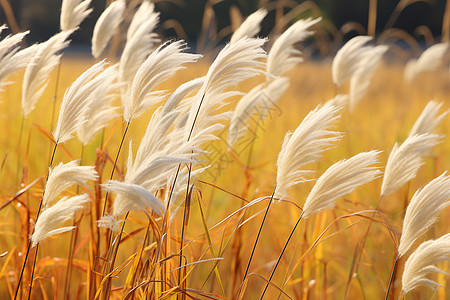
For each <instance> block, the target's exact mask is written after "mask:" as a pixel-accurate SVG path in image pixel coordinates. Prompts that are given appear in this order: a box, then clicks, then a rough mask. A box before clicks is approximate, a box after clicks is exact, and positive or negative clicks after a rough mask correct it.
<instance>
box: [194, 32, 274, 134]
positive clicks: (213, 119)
mask: <svg viewBox="0 0 450 300" xmlns="http://www.w3.org/2000/svg"><path fill="white" fill-rule="evenodd" d="M265 42H266V40H265V39H259V38H247V37H244V38H241V39H240V40H238V41H237V42H236V43H234V44H228V45H226V46H225V47H224V48H223V49H222V50H221V51H220V53H219V54H218V55H217V57H216V59H215V60H214V62H213V63H212V64H211V66H210V68H209V70H208V73H207V74H206V77H205V81H204V82H203V85H202V87H201V88H200V91H199V92H198V93H197V95H196V96H195V97H194V99H193V100H194V102H193V103H192V106H191V109H190V112H189V117H188V119H187V123H186V126H185V128H186V137H185V140H189V139H190V137H192V132H195V134H194V135H195V136H196V138H197V137H198V138H201V137H200V132H202V133H203V134H205V133H207V132H208V133H211V132H213V131H215V130H217V129H218V128H219V127H220V126H219V125H220V124H219V123H218V122H219V121H220V120H223V119H227V118H229V116H230V114H229V112H225V113H219V114H216V115H214V113H217V110H218V109H220V108H222V107H223V106H225V105H226V104H227V102H226V100H227V99H228V98H229V97H231V96H235V95H238V94H239V92H237V91H235V90H231V91H227V90H229V89H230V88H232V87H236V86H237V84H238V83H239V82H241V81H244V80H247V79H248V78H250V77H253V76H255V75H258V74H260V73H261V69H260V68H261V67H263V63H262V62H261V61H260V59H262V58H264V57H265V52H264V50H263V49H262V46H263V44H264V43H265ZM194 125H195V128H196V129H194ZM208 128H209V130H208ZM205 130H206V132H205Z"/></svg>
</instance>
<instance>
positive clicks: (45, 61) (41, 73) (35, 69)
mask: <svg viewBox="0 0 450 300" xmlns="http://www.w3.org/2000/svg"><path fill="white" fill-rule="evenodd" d="M72 32H73V31H71V30H69V31H62V32H60V33H57V34H55V35H54V36H53V37H51V38H50V39H49V40H48V41H46V42H44V43H42V44H40V45H38V46H37V48H34V50H35V52H34V53H33V58H32V59H31V60H30V62H29V64H28V66H27V68H26V69H25V74H24V78H23V83H22V109H23V115H24V117H27V116H28V115H29V114H30V113H31V111H33V109H34V108H35V106H36V103H37V101H38V100H39V98H40V97H41V96H42V94H43V93H44V91H45V88H46V87H47V85H48V82H49V75H50V73H51V71H52V70H53V69H54V68H55V67H56V66H57V65H58V64H59V61H60V59H61V56H62V54H60V53H59V52H60V51H61V50H63V49H64V48H66V47H67V46H68V45H69V42H70V41H68V40H67V38H68V37H69V36H70V35H71V34H72Z"/></svg>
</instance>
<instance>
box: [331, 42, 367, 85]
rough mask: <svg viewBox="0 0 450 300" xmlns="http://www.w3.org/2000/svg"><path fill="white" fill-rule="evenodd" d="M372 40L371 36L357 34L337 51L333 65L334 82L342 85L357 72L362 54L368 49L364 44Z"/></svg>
mask: <svg viewBox="0 0 450 300" xmlns="http://www.w3.org/2000/svg"><path fill="white" fill-rule="evenodd" d="M371 40H372V37H370V36H364V35H360V36H356V37H354V38H352V39H351V40H350V41H348V42H347V43H346V44H345V45H344V46H343V47H342V48H341V49H340V50H339V51H338V52H337V53H336V56H335V57H334V59H333V63H332V65H331V74H332V77H333V82H334V84H336V85H337V86H340V85H342V84H343V83H344V82H345V81H347V80H348V79H350V78H351V77H352V76H353V75H354V74H355V72H357V70H358V68H359V61H360V59H361V55H362V54H364V52H366V51H367V50H368V48H366V47H364V45H365V44H367V43H368V42H369V41H371Z"/></svg>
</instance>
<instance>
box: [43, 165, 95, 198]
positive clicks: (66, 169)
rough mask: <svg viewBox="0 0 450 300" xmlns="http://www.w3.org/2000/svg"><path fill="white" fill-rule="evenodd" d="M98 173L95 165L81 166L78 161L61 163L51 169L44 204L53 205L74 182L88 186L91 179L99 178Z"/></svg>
mask: <svg viewBox="0 0 450 300" xmlns="http://www.w3.org/2000/svg"><path fill="white" fill-rule="evenodd" d="M97 177H98V175H97V172H95V167H93V166H79V165H78V161H71V162H69V163H66V164H63V163H60V164H59V165H57V166H56V167H54V168H53V169H50V171H49V175H48V180H47V184H46V186H45V191H44V196H43V197H42V199H43V204H44V206H51V205H53V204H54V202H55V199H56V198H57V197H58V196H59V195H60V194H61V193H62V192H64V191H65V190H67V189H68V188H70V187H71V186H72V185H74V184H78V185H80V186H84V187H86V188H87V187H88V186H87V184H86V183H87V182H88V181H89V180H95V179H97Z"/></svg>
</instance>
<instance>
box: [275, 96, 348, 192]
mask: <svg viewBox="0 0 450 300" xmlns="http://www.w3.org/2000/svg"><path fill="white" fill-rule="evenodd" d="M339 113H340V108H339V107H336V106H332V105H327V104H325V105H323V106H320V105H319V106H318V107H316V108H315V109H314V110H313V111H311V112H310V113H309V114H308V115H307V116H306V117H305V118H304V119H303V121H302V123H301V124H300V125H299V126H298V127H297V129H296V130H295V131H294V133H288V134H287V135H286V137H285V138H284V141H283V145H282V146H281V151H280V154H279V155H278V160H277V169H278V170H277V187H276V196H275V197H276V198H283V197H285V196H287V191H288V189H289V188H290V187H291V186H293V185H295V184H298V183H301V182H304V181H306V180H307V176H308V175H309V174H310V173H312V171H310V170H301V169H300V168H301V167H302V166H304V165H306V164H309V163H312V162H315V161H316V160H317V159H319V158H320V156H321V154H322V152H323V151H325V150H327V149H330V148H331V147H332V146H333V145H334V144H335V143H336V142H337V141H339V139H340V138H341V133H340V132H337V131H333V130H330V126H331V125H332V123H333V122H335V121H336V120H337V119H338V118H339V117H340V114H339Z"/></svg>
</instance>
